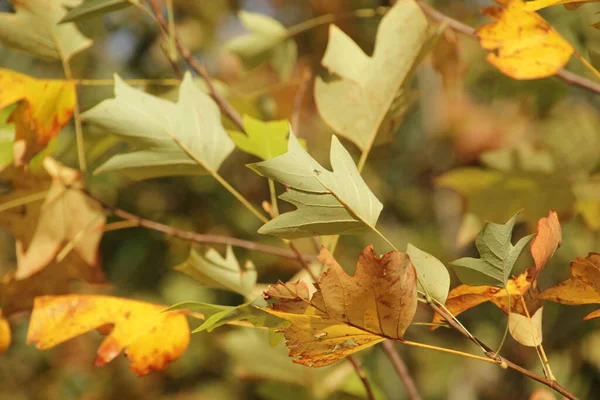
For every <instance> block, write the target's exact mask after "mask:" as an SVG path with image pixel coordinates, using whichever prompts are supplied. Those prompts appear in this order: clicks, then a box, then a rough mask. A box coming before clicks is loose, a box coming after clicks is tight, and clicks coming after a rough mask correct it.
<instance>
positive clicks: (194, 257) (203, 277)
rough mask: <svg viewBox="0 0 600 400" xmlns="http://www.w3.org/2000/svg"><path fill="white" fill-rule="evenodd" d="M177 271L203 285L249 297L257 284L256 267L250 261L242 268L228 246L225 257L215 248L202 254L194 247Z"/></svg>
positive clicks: (177, 267)
mask: <svg viewBox="0 0 600 400" xmlns="http://www.w3.org/2000/svg"><path fill="white" fill-rule="evenodd" d="M175 269H176V270H178V271H181V272H183V273H186V274H188V275H189V276H191V277H192V278H194V279H196V280H198V281H199V282H200V283H202V284H203V285H206V286H209V287H212V288H217V289H225V290H230V291H232V292H236V293H239V294H241V295H244V296H246V295H248V294H249V293H250V292H251V291H252V289H253V288H254V285H255V284H256V270H255V269H254V265H253V264H252V262H250V261H249V262H247V263H246V266H245V268H244V269H242V268H240V264H239V263H238V260H237V259H236V258H235V255H234V254H233V250H232V248H231V246H227V253H226V254H225V257H222V256H221V255H220V254H219V252H218V251H216V250H215V249H213V248H210V249H208V251H207V252H206V253H204V254H202V253H201V252H200V248H198V247H193V248H192V250H191V252H190V256H189V258H188V259H187V260H186V261H185V262H184V263H183V264H180V265H178V266H176V267H175Z"/></svg>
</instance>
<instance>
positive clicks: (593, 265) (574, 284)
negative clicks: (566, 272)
mask: <svg viewBox="0 0 600 400" xmlns="http://www.w3.org/2000/svg"><path fill="white" fill-rule="evenodd" d="M571 275H572V277H571V278H569V279H567V280H566V281H563V282H561V283H559V284H558V285H556V286H553V287H551V288H549V289H546V290H544V292H542V294H541V295H540V298H541V299H544V300H550V301H554V302H556V303H561V304H569V305H580V304H596V303H598V304H600V254H598V253H590V254H588V256H587V257H586V258H582V257H577V260H575V261H572V262H571ZM598 317H600V310H598V311H594V312H592V313H590V314H588V315H587V316H586V317H585V318H584V320H588V319H592V318H598Z"/></svg>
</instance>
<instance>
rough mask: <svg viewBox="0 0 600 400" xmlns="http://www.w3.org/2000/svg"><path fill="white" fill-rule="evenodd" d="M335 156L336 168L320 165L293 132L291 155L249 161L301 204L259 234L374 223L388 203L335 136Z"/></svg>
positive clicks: (288, 235)
mask: <svg viewBox="0 0 600 400" xmlns="http://www.w3.org/2000/svg"><path fill="white" fill-rule="evenodd" d="M330 159H331V166H332V167H333V172H330V171H328V170H326V169H325V168H323V167H322V166H321V165H320V164H319V163H317V162H316V161H315V160H314V159H313V158H312V157H311V156H310V155H309V154H308V153H307V152H306V151H305V150H304V149H303V148H302V146H301V145H300V143H299V142H298V139H296V137H295V136H294V134H293V133H290V137H289V144H288V152H287V153H285V154H283V155H281V156H278V157H276V158H274V159H271V160H267V161H263V162H259V163H254V164H250V165H249V167H250V168H252V169H253V170H254V171H256V172H257V173H258V174H260V175H262V176H264V177H267V178H271V179H274V180H276V181H278V182H281V183H282V184H284V185H286V188H287V191H286V193H284V194H283V195H281V196H280V198H281V199H282V200H285V201H287V202H289V203H292V204H293V205H295V206H296V207H297V210H295V211H292V212H288V213H285V214H282V215H279V216H278V217H276V218H275V219H273V220H271V221H269V222H268V223H266V224H265V225H263V226H262V227H261V228H260V229H259V231H258V232H259V233H263V234H271V235H275V236H278V237H282V238H285V239H294V238H300V237H309V236H318V235H335V234H346V233H354V232H355V231H357V230H361V229H363V228H365V227H367V226H368V225H370V226H375V224H376V222H377V218H378V217H379V213H380V212H381V209H382V208H383V205H382V204H381V202H380V201H379V200H378V199H377V198H376V197H375V195H373V193H372V192H371V190H370V189H369V188H368V187H367V185H366V184H365V182H364V180H363V179H362V177H361V176H360V174H359V173H358V170H357V169H356V166H355V165H354V161H353V160H352V157H351V156H350V154H348V152H347V151H346V149H344V147H343V146H342V144H341V143H340V142H339V140H338V139H337V138H336V137H335V136H333V137H332V140H331V155H330Z"/></svg>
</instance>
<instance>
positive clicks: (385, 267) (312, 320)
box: [265, 246, 417, 367]
mask: <svg viewBox="0 0 600 400" xmlns="http://www.w3.org/2000/svg"><path fill="white" fill-rule="evenodd" d="M319 259H320V260H321V262H323V263H325V264H326V265H327V266H328V267H329V270H328V271H326V272H325V273H323V275H322V276H321V280H320V282H319V285H318V290H317V292H315V294H313V296H312V298H309V294H308V287H307V286H306V284H305V283H303V282H296V283H279V284H277V285H273V286H270V287H269V290H268V291H266V292H265V299H267V301H268V302H269V303H270V304H271V308H267V309H265V310H266V311H268V312H270V313H273V314H274V315H276V316H278V317H280V318H283V319H285V320H287V321H289V322H290V326H289V327H286V328H283V329H282V330H283V333H284V335H285V338H286V344H287V346H288V348H289V349H290V357H291V358H292V360H293V361H294V362H296V363H299V364H304V365H307V366H310V367H321V366H325V365H329V364H331V363H333V362H335V361H338V360H340V359H342V358H344V357H346V356H348V355H350V354H352V353H354V352H357V351H359V350H362V349H365V348H367V347H370V346H372V345H374V344H376V343H378V342H380V341H382V340H384V339H386V338H387V339H401V338H402V335H403V334H404V332H405V331H406V329H407V328H408V326H409V325H410V322H411V321H412V319H413V317H414V315H415V311H416V308H417V284H416V283H417V280H416V271H415V269H414V267H413V266H412V264H411V262H410V258H409V257H408V256H407V255H406V254H405V253H400V252H398V251H391V252H389V253H386V254H384V255H383V257H382V258H378V257H377V256H376V255H375V251H374V249H373V247H372V246H369V247H367V248H366V249H365V250H364V251H363V252H362V254H361V256H360V258H359V260H358V264H357V266H356V272H355V273H354V275H353V276H349V275H348V274H346V272H344V270H343V269H342V267H341V266H340V265H339V264H338V263H337V262H336V261H335V259H334V258H333V256H332V255H331V254H330V253H329V252H328V251H327V250H326V249H323V250H321V254H320V256H319Z"/></svg>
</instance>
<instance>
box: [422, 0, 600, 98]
mask: <svg viewBox="0 0 600 400" xmlns="http://www.w3.org/2000/svg"><path fill="white" fill-rule="evenodd" d="M417 2H418V3H419V6H420V7H421V9H422V10H423V12H424V13H425V14H426V15H427V16H428V17H429V18H431V19H432V20H434V21H437V22H440V23H444V24H446V25H448V27H449V28H451V29H452V30H454V31H456V32H460V33H462V34H464V35H467V36H471V37H473V38H477V33H476V31H475V29H474V28H472V27H470V26H468V25H465V24H463V23H462V22H460V21H457V20H455V19H454V18H452V17H450V16H448V15H446V14H443V13H441V12H439V11H438V10H436V9H434V8H433V7H431V6H429V5H427V4H425V3H424V2H423V1H421V0H418V1H417ZM555 76H556V77H558V78H560V79H562V80H563V81H564V82H566V83H568V84H570V85H574V86H579V87H581V88H583V89H586V90H588V91H590V92H592V93H595V94H600V84H599V83H596V82H594V81H591V80H589V79H587V78H584V77H583V76H580V75H577V74H575V73H573V72H569V71H567V70H566V69H560V70H558V72H557V73H556V75H555Z"/></svg>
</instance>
